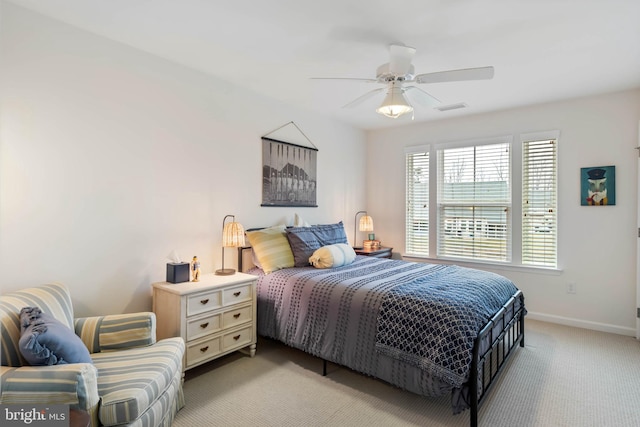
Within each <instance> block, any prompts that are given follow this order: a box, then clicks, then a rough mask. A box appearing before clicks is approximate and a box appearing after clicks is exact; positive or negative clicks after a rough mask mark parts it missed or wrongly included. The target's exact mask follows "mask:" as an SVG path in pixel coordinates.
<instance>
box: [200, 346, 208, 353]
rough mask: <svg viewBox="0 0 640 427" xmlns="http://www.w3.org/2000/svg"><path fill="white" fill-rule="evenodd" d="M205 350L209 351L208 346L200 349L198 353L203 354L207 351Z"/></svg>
mask: <svg viewBox="0 0 640 427" xmlns="http://www.w3.org/2000/svg"><path fill="white" fill-rule="evenodd" d="M207 350H209V346H206V347H202V348H201V349H200V351H201V352H202V353H204V352H205V351H207Z"/></svg>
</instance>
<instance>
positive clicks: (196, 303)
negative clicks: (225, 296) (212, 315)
mask: <svg viewBox="0 0 640 427" xmlns="http://www.w3.org/2000/svg"><path fill="white" fill-rule="evenodd" d="M220 307H222V292H221V291H209V292H202V293H199V294H196V295H190V296H189V297H188V298H187V316H193V315H194V314H200V313H204V312H206V311H210V310H215V309H216V308H220Z"/></svg>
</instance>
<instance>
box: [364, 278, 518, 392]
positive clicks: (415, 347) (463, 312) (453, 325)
mask: <svg viewBox="0 0 640 427" xmlns="http://www.w3.org/2000/svg"><path fill="white" fill-rule="evenodd" d="M516 290H517V289H516V287H515V286H514V285H513V283H511V281H509V280H508V279H506V278H504V277H502V276H499V275H497V274H494V273H489V272H486V271H480V270H473V269H470V268H463V267H458V266H455V265H451V266H444V265H441V266H438V268H434V269H432V270H431V271H430V272H428V274H426V275H425V276H423V277H420V278H419V279H416V280H414V281H412V282H410V283H405V284H402V285H398V286H396V287H395V288H393V289H390V290H389V292H388V293H387V295H386V297H385V299H384V302H383V303H382V308H381V310H380V316H379V317H378V329H377V335H376V350H378V351H380V352H382V353H384V354H387V355H389V356H391V357H394V358H397V359H400V360H404V361H406V362H407V363H410V364H411V365H414V366H417V367H419V368H421V369H424V370H426V371H428V372H430V373H431V374H433V375H435V376H438V377H440V378H442V379H443V380H444V381H445V382H447V383H449V384H451V385H452V386H454V387H461V386H462V384H463V383H464V382H465V381H466V380H467V379H468V378H469V366H470V365H471V358H472V356H473V345H474V341H475V339H476V337H477V334H478V331H480V329H482V327H483V326H484V325H485V324H486V323H487V321H488V320H489V319H490V318H491V317H492V316H493V314H495V313H496V312H497V311H498V310H499V309H500V307H502V305H503V304H504V303H505V301H507V300H508V299H509V298H510V297H511V296H512V295H513V294H514V293H515V292H516ZM416 319H421V321H416Z"/></svg>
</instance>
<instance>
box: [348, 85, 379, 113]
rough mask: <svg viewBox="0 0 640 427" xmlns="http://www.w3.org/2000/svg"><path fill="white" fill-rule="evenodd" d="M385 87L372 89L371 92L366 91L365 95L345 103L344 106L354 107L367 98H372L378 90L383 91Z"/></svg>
mask: <svg viewBox="0 0 640 427" xmlns="http://www.w3.org/2000/svg"><path fill="white" fill-rule="evenodd" d="M385 89H386V88H384V87H380V88H378V89H374V90H372V91H369V92H367V93H365V94H364V95H362V96H359V97H357V98H356V99H354V100H353V101H351V102H349V103H348V104H345V105H343V106H342V108H353V107H355V106H356V105H359V104H361V103H362V102H364V101H366V100H367V99H369V98H371V97H372V96H373V95H375V94H377V93H378V92H380V91H383V90H385Z"/></svg>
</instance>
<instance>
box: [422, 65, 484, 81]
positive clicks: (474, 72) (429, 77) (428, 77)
mask: <svg viewBox="0 0 640 427" xmlns="http://www.w3.org/2000/svg"><path fill="white" fill-rule="evenodd" d="M493 74H494V69H493V67H479V68H465V69H461V70H449V71H439V72H436V73H426V74H418V75H417V76H415V78H414V81H415V82H416V83H442V82H459V81H463V80H488V79H492V78H493Z"/></svg>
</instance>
